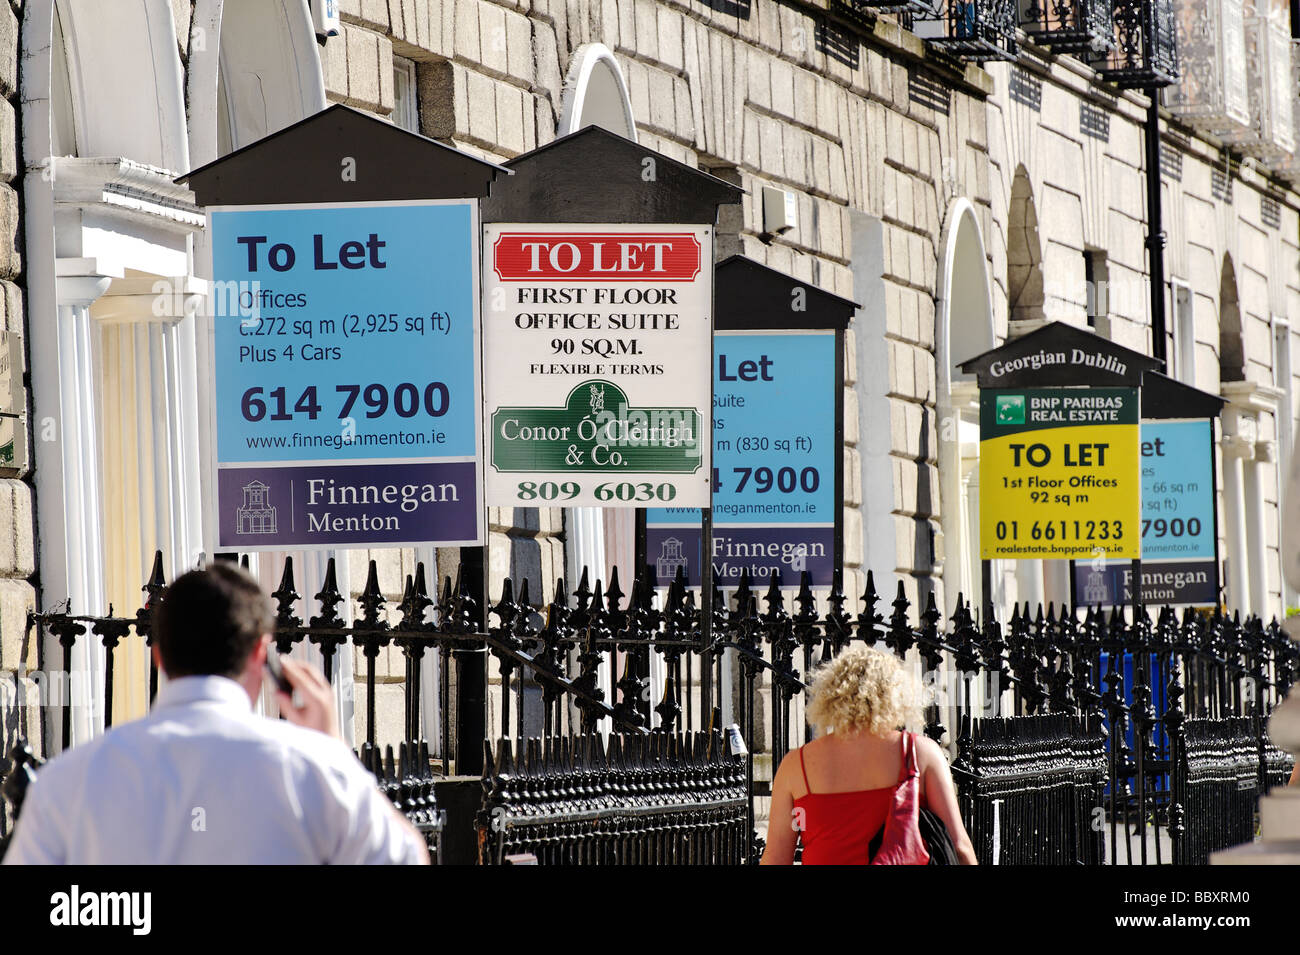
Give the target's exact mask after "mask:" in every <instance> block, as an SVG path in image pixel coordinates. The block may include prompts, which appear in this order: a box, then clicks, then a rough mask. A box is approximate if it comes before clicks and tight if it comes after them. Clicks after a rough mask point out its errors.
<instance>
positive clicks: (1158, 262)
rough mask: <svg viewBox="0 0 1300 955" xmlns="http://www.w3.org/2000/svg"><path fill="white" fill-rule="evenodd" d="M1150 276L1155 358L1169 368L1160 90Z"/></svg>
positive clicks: (1150, 197)
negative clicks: (1162, 201) (1167, 360)
mask: <svg viewBox="0 0 1300 955" xmlns="http://www.w3.org/2000/svg"><path fill="white" fill-rule="evenodd" d="M1147 96H1149V97H1150V98H1151V105H1149V106H1148V107H1147V121H1146V146H1147V238H1146V247H1147V273H1148V274H1149V275H1150V276H1151V357H1152V358H1155V359H1156V360H1157V361H1159V362H1160V363H1161V364H1162V365H1165V366H1166V367H1165V368H1164V369H1162V370H1164V371H1168V367H1167V365H1166V356H1165V226H1164V217H1163V215H1162V209H1161V202H1160V200H1161V196H1160V88H1159V87H1157V86H1152V87H1150V88H1148V89H1147Z"/></svg>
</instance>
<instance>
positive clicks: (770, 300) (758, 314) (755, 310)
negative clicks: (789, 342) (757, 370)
mask: <svg viewBox="0 0 1300 955" xmlns="http://www.w3.org/2000/svg"><path fill="white" fill-rule="evenodd" d="M713 274H714V286H713V301H714V309H715V312H716V315H715V318H714V327H715V328H718V329H721V330H730V329H748V328H757V329H788V328H808V329H813V328H833V329H837V330H842V329H844V328H846V327H848V324H849V319H851V318H852V317H853V313H854V311H856V310H857V307H858V305H857V303H856V302H851V301H849V300H848V299H847V298H840V297H839V296H838V295H832V294H831V293H830V292H826V291H823V290H822V289H819V288H817V286H815V285H809V284H807V283H806V282H801V281H799V280H798V279H796V278H794V277H793V276H790V275H786V274H785V273H784V272H778V271H777V270H776V269H772V268H768V267H767V266H766V265H763V264H761V263H759V262H755V261H754V260H753V259H750V258H747V257H745V256H743V255H733V256H731V257H730V258H727V259H723V260H722V261H721V262H719V263H718V265H717V267H716V268H715V270H714V273H713Z"/></svg>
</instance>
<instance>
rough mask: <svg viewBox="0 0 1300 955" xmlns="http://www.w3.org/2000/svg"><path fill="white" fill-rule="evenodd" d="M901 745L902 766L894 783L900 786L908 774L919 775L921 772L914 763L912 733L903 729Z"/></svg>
mask: <svg viewBox="0 0 1300 955" xmlns="http://www.w3.org/2000/svg"><path fill="white" fill-rule="evenodd" d="M902 745H903V766H902V768H901V769H899V771H898V782H897V783H896V784H895V788H897V786H901V785H902V784H903V783H904V782H905V781H906V780H907V778H908V777H909V776H920V775H921V772H920V770H919V769H918V767H917V765H916V741H915V740H914V739H913V738H912V734H911V733H909V732H907V730H904V731H903V733H902Z"/></svg>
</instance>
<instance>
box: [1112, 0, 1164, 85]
mask: <svg viewBox="0 0 1300 955" xmlns="http://www.w3.org/2000/svg"><path fill="white" fill-rule="evenodd" d="M1113 23H1114V35H1115V46H1114V48H1113V49H1112V50H1111V52H1110V54H1109V55H1108V56H1106V57H1103V58H1102V59H1101V60H1100V61H1099V62H1096V64H1095V65H1096V66H1097V68H1098V71H1099V72H1100V73H1101V77H1102V79H1104V80H1108V81H1109V82H1111V83H1114V84H1115V85H1116V86H1119V87H1121V88H1123V89H1138V88H1142V89H1151V88H1153V87H1155V88H1158V87H1162V86H1168V85H1169V84H1170V83H1174V82H1176V81H1177V80H1178V42H1177V38H1176V30H1175V28H1174V8H1173V0H1115V7H1114V13H1113Z"/></svg>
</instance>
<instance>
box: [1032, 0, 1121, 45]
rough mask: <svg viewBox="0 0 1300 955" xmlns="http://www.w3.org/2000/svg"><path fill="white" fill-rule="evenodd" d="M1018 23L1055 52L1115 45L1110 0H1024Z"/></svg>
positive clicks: (1034, 38) (1037, 40) (1033, 37)
mask: <svg viewBox="0 0 1300 955" xmlns="http://www.w3.org/2000/svg"><path fill="white" fill-rule="evenodd" d="M1020 9H1021V16H1020V26H1021V28H1022V29H1023V30H1024V31H1025V34H1026V35H1027V36H1028V37H1030V38H1031V39H1032V40H1034V41H1035V42H1038V43H1041V44H1043V45H1044V46H1047V47H1050V48H1051V49H1052V50H1053V51H1054V52H1056V53H1089V54H1092V55H1094V56H1095V55H1100V54H1102V53H1105V52H1107V51H1109V50H1110V49H1111V48H1112V47H1113V46H1114V45H1115V36H1114V25H1113V19H1112V0H1028V2H1027V3H1024V4H1022V6H1021V8H1020Z"/></svg>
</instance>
